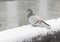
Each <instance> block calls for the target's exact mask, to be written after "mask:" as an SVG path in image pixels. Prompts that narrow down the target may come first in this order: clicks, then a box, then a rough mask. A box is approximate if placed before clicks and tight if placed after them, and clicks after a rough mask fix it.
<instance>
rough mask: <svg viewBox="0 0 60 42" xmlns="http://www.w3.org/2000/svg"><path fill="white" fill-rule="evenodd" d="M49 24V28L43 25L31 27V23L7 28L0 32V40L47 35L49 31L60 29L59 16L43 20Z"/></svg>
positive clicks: (14, 41) (16, 40)
mask: <svg viewBox="0 0 60 42" xmlns="http://www.w3.org/2000/svg"><path fill="white" fill-rule="evenodd" d="M45 22H46V23H48V24H50V25H51V29H47V28H45V27H33V26H32V25H31V24H29V25H24V26H21V27H16V28H14V29H8V30H5V31H2V32H0V42H22V41H23V40H25V39H30V38H32V37H35V36H38V35H42V36H44V35H47V33H49V32H50V33H52V32H51V31H53V32H54V31H60V18H57V19H51V20H47V21H45Z"/></svg>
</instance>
